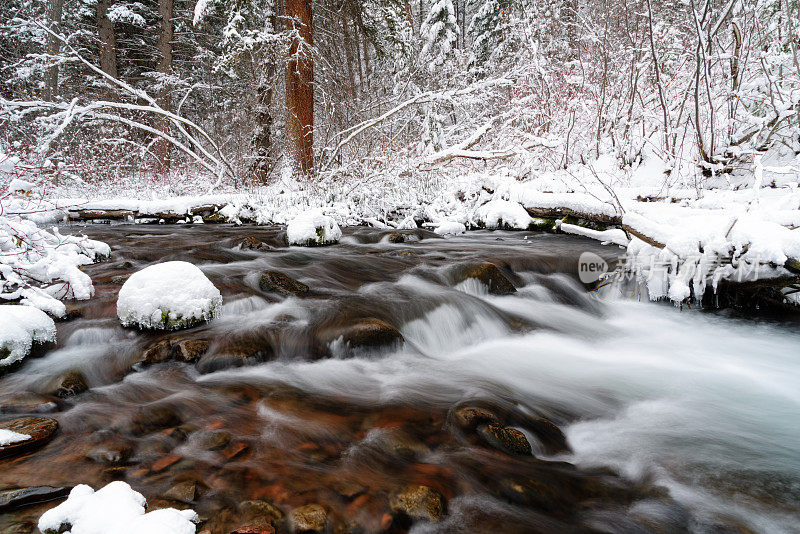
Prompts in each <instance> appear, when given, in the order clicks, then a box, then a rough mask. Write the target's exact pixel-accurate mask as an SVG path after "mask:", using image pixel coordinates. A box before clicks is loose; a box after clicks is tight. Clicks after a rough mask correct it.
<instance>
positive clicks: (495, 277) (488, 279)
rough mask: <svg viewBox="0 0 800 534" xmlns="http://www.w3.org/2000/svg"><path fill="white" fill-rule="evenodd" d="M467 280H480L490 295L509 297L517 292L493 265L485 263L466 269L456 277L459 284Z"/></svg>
mask: <svg viewBox="0 0 800 534" xmlns="http://www.w3.org/2000/svg"><path fill="white" fill-rule="evenodd" d="M468 278H475V279H476V280H480V281H481V282H482V283H483V284H484V285H486V287H488V288H489V293H491V294H492V295H511V294H513V293H516V292H517V288H516V287H514V284H513V283H512V282H511V280H509V279H508V277H507V276H506V275H505V274H503V272H502V271H501V270H500V269H499V268H498V267H497V265H495V264H493V263H489V262H485V263H482V264H480V265H479V266H477V267H473V268H469V269H466V270H465V271H464V272H463V273H462V274H461V276H459V277H458V281H459V282H461V281H464V280H466V279H468Z"/></svg>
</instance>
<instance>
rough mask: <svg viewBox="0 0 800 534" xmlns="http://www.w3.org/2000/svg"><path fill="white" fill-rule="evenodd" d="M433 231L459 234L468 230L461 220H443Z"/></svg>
mask: <svg viewBox="0 0 800 534" xmlns="http://www.w3.org/2000/svg"><path fill="white" fill-rule="evenodd" d="M433 231H434V232H436V233H437V234H439V235H458V234H463V233H464V232H466V231H467V227H466V226H464V225H463V224H461V223H460V222H455V221H441V222H440V223H439V224H438V226H437V227H436V228H434V229H433Z"/></svg>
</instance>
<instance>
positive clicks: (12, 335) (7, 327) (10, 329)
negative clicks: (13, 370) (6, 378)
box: [0, 304, 56, 367]
mask: <svg viewBox="0 0 800 534" xmlns="http://www.w3.org/2000/svg"><path fill="white" fill-rule="evenodd" d="M55 339H56V325H55V323H54V322H53V320H52V319H51V318H50V317H48V316H47V314H46V313H44V312H43V311H41V310H38V309H36V308H32V307H30V306H19V305H13V304H12V305H8V306H0V367H3V366H6V365H9V364H12V363H14V362H16V361H19V360H21V359H22V358H24V357H25V356H27V355H28V353H29V352H30V350H31V347H32V346H33V343H34V342H36V343H47V342H48V341H55Z"/></svg>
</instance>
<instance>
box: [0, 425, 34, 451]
mask: <svg viewBox="0 0 800 534" xmlns="http://www.w3.org/2000/svg"><path fill="white" fill-rule="evenodd" d="M29 439H31V437H30V436H29V435H28V434H20V433H19V432H14V431H13V430H8V429H7V428H0V447H4V446H6V445H13V444H14V443H20V442H21V441H27V440H29Z"/></svg>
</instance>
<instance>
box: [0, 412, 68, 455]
mask: <svg viewBox="0 0 800 534" xmlns="http://www.w3.org/2000/svg"><path fill="white" fill-rule="evenodd" d="M0 428H3V429H6V430H11V431H12V432H17V433H19V434H26V435H28V436H30V437H29V438H28V439H26V440H24V441H18V442H16V443H11V444H10V445H3V446H0V458H4V457H7V456H16V455H17V454H22V453H24V452H28V451H31V450H34V449H37V448H39V447H41V446H43V445H44V444H45V443H47V442H48V441H50V440H51V439H53V437H54V436H55V433H56V431H57V430H58V421H56V420H55V419H49V418H47V417H20V418H17V419H11V420H10V421H0Z"/></svg>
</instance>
